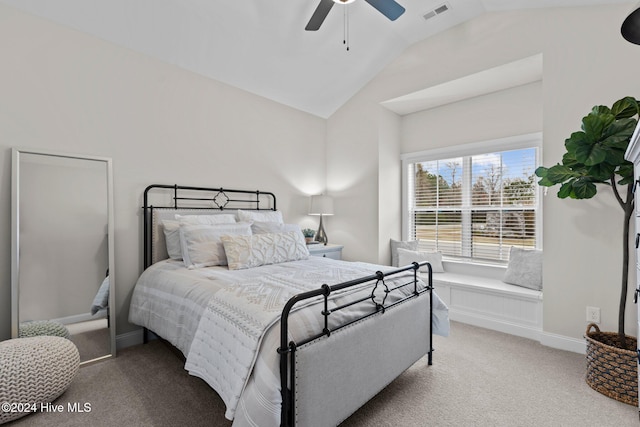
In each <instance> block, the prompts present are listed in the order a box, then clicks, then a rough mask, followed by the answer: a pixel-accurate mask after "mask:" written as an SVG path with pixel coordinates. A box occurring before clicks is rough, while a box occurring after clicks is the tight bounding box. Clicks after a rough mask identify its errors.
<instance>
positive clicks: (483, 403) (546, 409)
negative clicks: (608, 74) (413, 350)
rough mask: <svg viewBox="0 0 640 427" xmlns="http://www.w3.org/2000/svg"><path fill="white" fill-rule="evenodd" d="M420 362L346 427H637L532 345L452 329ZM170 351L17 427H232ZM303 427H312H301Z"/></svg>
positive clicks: (104, 368)
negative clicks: (72, 406)
mask: <svg viewBox="0 0 640 427" xmlns="http://www.w3.org/2000/svg"><path fill="white" fill-rule="evenodd" d="M435 348H436V351H435V353H434V364H433V365H432V366H428V365H427V361H426V358H423V359H421V360H420V361H418V363H416V364H415V365H414V366H413V367H411V368H410V369H408V370H407V371H406V372H405V373H404V374H402V375H401V376H400V377H399V378H398V379H397V380H396V381H394V382H393V383H391V384H390V385H389V386H388V387H387V388H386V389H385V390H383V391H382V392H381V393H380V394H378V395H377V396H376V397H375V398H374V399H373V400H371V401H370V402H369V403H367V404H366V405H365V406H363V407H362V408H361V409H360V410H358V411H357V412H356V413H355V414H353V415H352V416H351V417H350V418H349V419H347V420H346V421H345V422H344V423H343V424H342V426H343V427H356V426H361V427H364V426H376V427H380V426H393V427H397V426H409V427H413V426H509V427H511V426H576V427H578V426H580V427H583V426H594V427H595V426H598V427H602V426H620V427H623V426H636V427H637V426H638V425H639V423H638V411H637V408H634V407H632V406H629V405H625V404H623V403H619V402H617V401H615V400H612V399H610V398H608V397H605V396H603V395H601V394H599V393H597V392H595V391H593V390H592V389H591V388H589V386H587V385H586V383H585V382H584V370H585V367H584V366H585V363H584V356H582V355H579V354H575V353H569V352H565V351H560V350H554V349H551V348H548V347H544V346H541V345H540V344H538V343H536V342H533V341H530V340H526V339H523V338H517V337H513V336H511V335H505V334H501V333H498V332H493V331H488V330H485V329H480V328H475V327H472V326H468V325H464V324H460V323H452V328H451V336H450V337H448V338H442V337H436V338H435ZM182 366H183V363H182V361H181V360H180V359H179V358H178V357H177V356H176V355H175V354H174V353H173V352H172V351H171V350H170V349H168V348H167V346H166V345H165V344H163V343H162V342H159V341H154V342H152V343H150V344H147V345H141V346H136V347H132V348H129V349H125V350H122V351H121V352H120V353H119V355H118V357H117V358H116V359H113V360H109V361H105V362H100V363H97V364H95V365H90V366H86V367H82V368H81V369H80V372H79V373H78V376H77V377H76V379H75V380H74V382H73V383H72V385H71V387H70V388H69V389H68V390H67V392H66V393H65V394H64V395H62V396H61V397H60V398H59V399H58V400H57V401H56V402H55V403H56V404H63V405H64V406H65V407H66V406H67V404H68V403H69V402H71V403H74V402H75V403H78V404H79V406H83V405H84V404H85V403H88V404H90V406H91V408H90V409H91V411H90V412H84V413H68V412H67V411H66V410H65V412H64V413H38V414H33V415H29V416H27V417H25V418H22V419H20V420H17V421H14V422H13V423H10V424H8V425H10V426H69V427H75V426H83V427H84V426H105V427H110V426H123V427H124V426H216V427H217V426H221V427H224V426H230V425H231V422H230V421H228V420H226V419H225V418H224V405H223V404H222V401H221V400H220V398H219V397H218V396H217V394H216V393H215V392H214V391H212V390H211V389H210V388H209V387H208V386H207V385H206V384H205V383H204V382H202V381H201V380H199V379H197V378H194V377H191V376H189V375H188V374H187V373H186V372H185V371H184V369H183V368H182ZM301 427H304V426H301Z"/></svg>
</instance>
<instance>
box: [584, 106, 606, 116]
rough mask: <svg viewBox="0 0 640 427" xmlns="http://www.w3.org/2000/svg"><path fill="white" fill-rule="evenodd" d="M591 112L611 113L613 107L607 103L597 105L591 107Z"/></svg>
mask: <svg viewBox="0 0 640 427" xmlns="http://www.w3.org/2000/svg"><path fill="white" fill-rule="evenodd" d="M589 114H595V115H600V114H611V109H610V108H609V107H607V106H606V105H596V106H595V107H593V108H592V109H591V113H589Z"/></svg>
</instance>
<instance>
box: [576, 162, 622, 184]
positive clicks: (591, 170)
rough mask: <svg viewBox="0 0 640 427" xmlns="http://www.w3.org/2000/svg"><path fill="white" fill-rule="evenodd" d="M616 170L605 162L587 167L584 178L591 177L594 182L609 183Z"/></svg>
mask: <svg viewBox="0 0 640 427" xmlns="http://www.w3.org/2000/svg"><path fill="white" fill-rule="evenodd" d="M615 170H616V166H615V165H611V164H609V163H606V162H603V163H599V164H597V165H594V166H589V167H587V168H586V171H585V173H584V175H583V176H589V177H590V178H592V181H594V182H609V179H610V178H611V175H613V173H614V172H615Z"/></svg>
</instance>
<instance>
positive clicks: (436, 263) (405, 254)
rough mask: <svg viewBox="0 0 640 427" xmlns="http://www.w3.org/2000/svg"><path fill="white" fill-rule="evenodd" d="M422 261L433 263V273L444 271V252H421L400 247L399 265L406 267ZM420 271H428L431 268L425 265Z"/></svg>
mask: <svg viewBox="0 0 640 427" xmlns="http://www.w3.org/2000/svg"><path fill="white" fill-rule="evenodd" d="M422 261H427V262H428V263H429V264H431V271H432V272H433V273H444V267H443V266H442V252H419V251H410V250H408V249H402V248H398V266H399V267H404V266H406V265H409V264H411V263H413V262H422ZM418 271H420V272H421V273H428V272H429V269H428V268H427V266H426V265H425V266H424V267H420V269H419V270H418Z"/></svg>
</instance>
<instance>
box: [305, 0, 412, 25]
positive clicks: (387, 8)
mask: <svg viewBox="0 0 640 427" xmlns="http://www.w3.org/2000/svg"><path fill="white" fill-rule="evenodd" d="M352 1H354V0H320V4H319V5H318V7H317V8H316V10H315V12H313V15H312V16H311V19H310V20H309V23H308V24H307V26H306V27H305V30H307V31H317V30H318V28H320V26H321V25H322V23H323V22H324V19H325V18H326V17H327V15H328V14H329V11H330V10H331V8H332V7H333V5H334V3H341V4H347V3H351V2H352ZM365 1H366V2H367V3H369V4H370V5H371V6H373V7H374V8H375V9H376V10H377V11H378V12H380V13H382V14H383V15H384V16H386V17H387V18H389V19H390V20H392V21H395V20H396V19H398V17H399V16H400V15H402V14H403V13H404V11H405V9H404V7H402V6H400V5H399V4H398V3H396V2H395V1H394V0H365Z"/></svg>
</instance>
